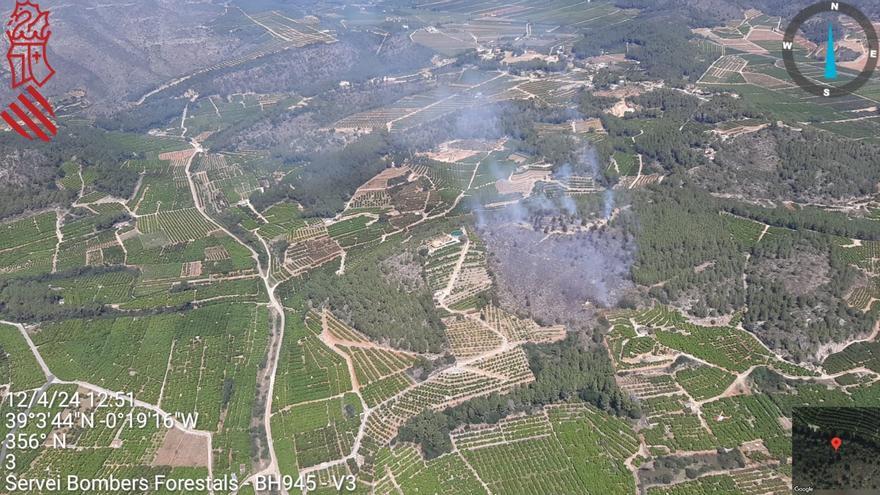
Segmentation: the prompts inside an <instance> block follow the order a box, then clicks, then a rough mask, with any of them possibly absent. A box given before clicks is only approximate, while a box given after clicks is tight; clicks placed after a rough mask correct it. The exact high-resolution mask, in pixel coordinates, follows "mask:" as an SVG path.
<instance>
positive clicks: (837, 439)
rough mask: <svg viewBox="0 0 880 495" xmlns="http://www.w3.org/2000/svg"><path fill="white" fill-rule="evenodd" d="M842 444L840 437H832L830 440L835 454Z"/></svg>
mask: <svg viewBox="0 0 880 495" xmlns="http://www.w3.org/2000/svg"><path fill="white" fill-rule="evenodd" d="M841 444H843V440H841V439H840V437H834V438H832V439H831V447H832V448H833V449H834V451H835V452H837V451H838V450H839V449H840V445H841Z"/></svg>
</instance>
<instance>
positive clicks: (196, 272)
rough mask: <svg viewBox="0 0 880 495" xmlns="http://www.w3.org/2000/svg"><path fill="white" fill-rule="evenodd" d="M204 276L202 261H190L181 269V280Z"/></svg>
mask: <svg viewBox="0 0 880 495" xmlns="http://www.w3.org/2000/svg"><path fill="white" fill-rule="evenodd" d="M201 274H202V262H201V261H189V262H187V263H184V264H183V266H182V267H181V268H180V277H181V278H190V277H198V276H200V275H201Z"/></svg>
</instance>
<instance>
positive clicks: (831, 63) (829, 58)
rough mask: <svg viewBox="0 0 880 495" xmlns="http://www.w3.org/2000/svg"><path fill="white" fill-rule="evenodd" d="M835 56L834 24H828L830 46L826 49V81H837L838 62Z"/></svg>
mask: <svg viewBox="0 0 880 495" xmlns="http://www.w3.org/2000/svg"><path fill="white" fill-rule="evenodd" d="M835 58H836V57H835V55H834V24H832V23H830V22H829V23H828V44H827V45H826V47H825V79H827V80H829V81H833V80H835V79H837V61H836V59H835Z"/></svg>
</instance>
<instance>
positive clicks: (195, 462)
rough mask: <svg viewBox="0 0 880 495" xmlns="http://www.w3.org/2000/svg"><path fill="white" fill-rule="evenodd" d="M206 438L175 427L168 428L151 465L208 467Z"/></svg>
mask: <svg viewBox="0 0 880 495" xmlns="http://www.w3.org/2000/svg"><path fill="white" fill-rule="evenodd" d="M207 454H208V439H207V437H204V436H201V435H193V434H191V433H187V432H184V431H181V430H179V429H177V428H173V429H171V430H168V432H167V433H166V434H165V439H164V440H163V441H162V446H161V447H159V450H157V451H156V457H155V458H153V466H172V467H208V455H207Z"/></svg>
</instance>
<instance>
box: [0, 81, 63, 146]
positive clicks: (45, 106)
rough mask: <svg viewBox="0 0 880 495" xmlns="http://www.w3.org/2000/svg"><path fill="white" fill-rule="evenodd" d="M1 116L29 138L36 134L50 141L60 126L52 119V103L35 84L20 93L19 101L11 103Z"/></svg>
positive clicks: (11, 126)
mask: <svg viewBox="0 0 880 495" xmlns="http://www.w3.org/2000/svg"><path fill="white" fill-rule="evenodd" d="M10 112H11V113H10ZM0 117H2V118H3V120H4V121H5V122H6V123H7V124H8V125H9V127H10V128H12V130H13V131H15V132H17V133H19V134H20V135H22V136H24V137H25V138H27V139H29V140H33V136H36V137H38V138H40V139H42V140H43V141H46V142H48V141H49V140H50V139H51V138H50V137H49V136H50V135H51V136H54V135H55V134H57V133H58V127H57V126H56V125H55V123H54V122H52V120H51V119H50V117H55V112H54V111H53V110H52V105H50V104H49V101H48V100H47V99H46V97H44V96H43V95H42V94H40V92H39V91H37V90H36V89H35V88H34V87H33V86H28V87H27V90H26V91H25V92H24V93H21V94H20V95H18V101H15V102H12V103H10V104H9V107H8V109H7V110H4V111H3V113H0Z"/></svg>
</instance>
